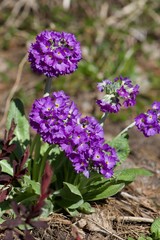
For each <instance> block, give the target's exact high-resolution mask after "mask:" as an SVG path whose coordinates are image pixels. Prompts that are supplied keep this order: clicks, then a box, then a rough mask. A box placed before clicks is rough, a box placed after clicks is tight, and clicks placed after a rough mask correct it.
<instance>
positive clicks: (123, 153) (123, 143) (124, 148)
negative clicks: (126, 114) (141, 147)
mask: <svg viewBox="0 0 160 240" xmlns="http://www.w3.org/2000/svg"><path fill="white" fill-rule="evenodd" d="M109 145H110V146H112V147H114V148H115V149H116V151H117V154H118V158H119V160H120V162H118V163H117V166H118V165H120V164H121V163H122V162H124V161H125V160H126V159H127V157H128V154H129V153H130V148H129V144H128V139H127V138H126V137H125V136H124V135H121V136H120V137H118V138H114V139H113V140H112V141H110V142H109Z"/></svg>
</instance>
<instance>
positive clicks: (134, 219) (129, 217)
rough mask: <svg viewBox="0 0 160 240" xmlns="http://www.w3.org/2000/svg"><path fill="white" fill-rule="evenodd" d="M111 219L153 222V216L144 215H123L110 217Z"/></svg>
mask: <svg viewBox="0 0 160 240" xmlns="http://www.w3.org/2000/svg"><path fill="white" fill-rule="evenodd" d="M109 220H112V221H114V220H116V221H117V222H139V223H141V222H143V223H153V221H154V219H153V218H144V217H131V216H122V217H114V216H113V217H109Z"/></svg>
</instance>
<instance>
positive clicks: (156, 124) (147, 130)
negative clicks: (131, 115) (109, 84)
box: [135, 102, 160, 137]
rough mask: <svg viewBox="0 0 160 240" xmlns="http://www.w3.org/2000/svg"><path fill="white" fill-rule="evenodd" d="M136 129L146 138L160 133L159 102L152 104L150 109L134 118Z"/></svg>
mask: <svg viewBox="0 0 160 240" xmlns="http://www.w3.org/2000/svg"><path fill="white" fill-rule="evenodd" d="M135 125H136V127H137V129H138V130H139V131H141V132H143V134H144V135H145V136H146V137H150V136H153V135H155V134H159V133H160V102H154V103H153V104H152V109H149V110H148V111H147V112H146V113H141V114H139V115H138V116H137V117H136V118H135Z"/></svg>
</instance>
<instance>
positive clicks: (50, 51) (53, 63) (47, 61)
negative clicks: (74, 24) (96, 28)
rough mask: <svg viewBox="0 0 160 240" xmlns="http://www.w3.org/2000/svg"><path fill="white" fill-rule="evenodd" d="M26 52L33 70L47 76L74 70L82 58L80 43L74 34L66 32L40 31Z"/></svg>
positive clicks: (55, 75)
mask: <svg viewBox="0 0 160 240" xmlns="http://www.w3.org/2000/svg"><path fill="white" fill-rule="evenodd" d="M28 52H29V56H28V61H29V62H30V63H31V68H32V69H33V71H36V72H38V73H40V74H44V75H45V76H47V77H58V76H59V75H65V74H69V73H72V72H74V71H75V70H76V69H77V67H78V62H79V61H80V60H81V58H82V54H81V48H80V43H79V42H78V41H77V40H76V37H75V36H74V34H72V33H66V32H55V31H48V30H45V31H43V32H41V33H40V34H38V35H37V37H36V41H35V42H34V43H32V44H31V46H30V48H29V50H28Z"/></svg>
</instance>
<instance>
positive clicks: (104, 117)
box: [100, 112, 108, 127]
mask: <svg viewBox="0 0 160 240" xmlns="http://www.w3.org/2000/svg"><path fill="white" fill-rule="evenodd" d="M107 117H108V112H105V113H104V114H103V115H102V118H101V120H100V124H101V126H102V127H103V125H104V122H105V120H106V118H107Z"/></svg>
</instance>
